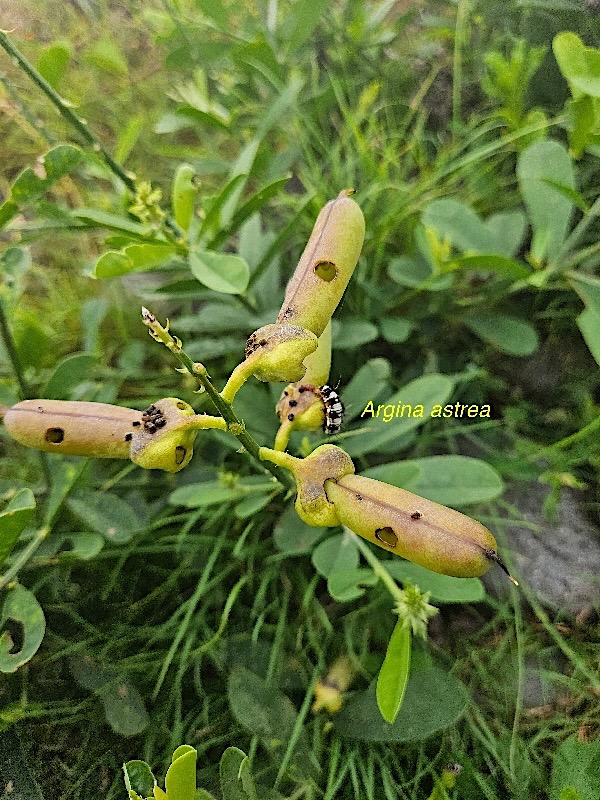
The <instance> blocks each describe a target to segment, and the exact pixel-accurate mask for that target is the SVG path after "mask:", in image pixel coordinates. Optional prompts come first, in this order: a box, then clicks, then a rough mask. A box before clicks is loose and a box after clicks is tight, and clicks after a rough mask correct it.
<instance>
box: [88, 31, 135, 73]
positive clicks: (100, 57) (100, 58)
mask: <svg viewBox="0 0 600 800" xmlns="http://www.w3.org/2000/svg"><path fill="white" fill-rule="evenodd" d="M86 59H87V61H89V62H90V63H92V64H95V65H96V66H97V67H100V69H103V70H104V71H105V72H112V73H113V74H114V75H119V76H121V77H124V76H126V75H127V73H128V71H129V70H128V66H127V61H126V60H125V56H124V55H123V53H122V51H121V48H120V47H119V45H118V44H117V42H116V40H115V39H114V38H108V37H107V38H102V39H99V40H98V41H96V42H94V44H93V45H92V46H91V48H90V49H89V50H88V52H87V53H86Z"/></svg>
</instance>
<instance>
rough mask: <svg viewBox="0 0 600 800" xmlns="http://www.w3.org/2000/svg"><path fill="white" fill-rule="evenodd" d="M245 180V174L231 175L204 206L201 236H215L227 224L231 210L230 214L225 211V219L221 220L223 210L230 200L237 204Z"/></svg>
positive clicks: (246, 176)
mask: <svg viewBox="0 0 600 800" xmlns="http://www.w3.org/2000/svg"><path fill="white" fill-rule="evenodd" d="M247 178H248V175H247V174H246V173H245V172H239V173H237V174H235V175H233V177H232V178H230V180H229V181H228V182H227V183H226V184H225V186H224V187H223V188H222V189H221V191H220V192H219V193H218V194H217V195H216V196H215V197H213V198H212V201H211V202H210V203H208V204H207V205H206V208H205V209H204V213H205V216H204V219H203V220H202V224H201V226H200V234H201V235H203V236H205V235H206V234H207V233H208V234H213V235H215V234H217V233H218V232H219V231H220V230H221V227H222V225H223V224H227V223H228V222H229V220H230V217H231V213H233V210H232V211H231V212H229V211H227V212H226V216H225V218H224V219H223V220H222V219H221V217H222V212H223V209H224V208H225V207H226V206H228V203H229V202H230V201H231V200H232V198H233V199H236V202H237V199H238V198H239V196H240V193H241V189H242V188H243V186H244V185H245V183H246V180H247Z"/></svg>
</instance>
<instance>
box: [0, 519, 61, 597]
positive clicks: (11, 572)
mask: <svg viewBox="0 0 600 800" xmlns="http://www.w3.org/2000/svg"><path fill="white" fill-rule="evenodd" d="M49 533H50V528H48V527H43V528H40V529H39V531H38V532H37V533H36V535H35V536H34V537H33V539H32V540H31V541H30V542H29V544H28V545H27V547H25V548H23V550H21V552H20V553H19V557H18V558H17V559H16V560H15V562H14V564H13V565H12V567H11V568H10V569H8V570H7V571H6V572H5V573H4V575H0V589H2V588H3V587H4V586H7V585H8V584H9V583H10V582H11V581H12V580H13V578H14V577H15V576H16V575H17V574H18V572H19V570H20V569H21V567H22V566H24V565H25V564H26V563H27V562H28V561H29V559H30V558H31V556H32V555H33V554H34V553H35V551H36V550H37V549H38V547H39V546H40V545H41V544H42V542H43V541H44V540H45V539H46V537H47V536H48V534H49Z"/></svg>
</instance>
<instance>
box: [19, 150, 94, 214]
mask: <svg viewBox="0 0 600 800" xmlns="http://www.w3.org/2000/svg"><path fill="white" fill-rule="evenodd" d="M82 159H83V152H82V151H81V150H80V149H79V148H78V147H74V146H73V145H70V144H59V145H58V146H57V147H54V148H52V150H49V151H48V152H47V153H46V155H45V156H43V157H42V158H41V159H40V161H39V165H38V166H36V168H35V171H34V170H33V169H31V168H30V167H27V168H26V169H24V170H23V172H21V174H20V175H19V176H18V177H17V179H16V181H15V182H14V183H13V185H12V189H11V200H13V202H15V203H17V205H21V204H23V203H29V202H31V201H32V200H36V199H37V198H38V197H41V195H43V194H44V193H45V192H47V191H48V189H49V188H50V187H51V186H52V184H54V183H56V181H57V180H59V179H60V178H62V177H63V176H65V175H68V174H69V173H70V172H73V170H74V169H76V168H77V167H78V166H79V164H80V163H81V160H82Z"/></svg>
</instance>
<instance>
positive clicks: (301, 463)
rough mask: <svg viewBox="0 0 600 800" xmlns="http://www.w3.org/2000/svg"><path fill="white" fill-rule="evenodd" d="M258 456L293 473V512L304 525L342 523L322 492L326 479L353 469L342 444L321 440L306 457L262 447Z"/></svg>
mask: <svg viewBox="0 0 600 800" xmlns="http://www.w3.org/2000/svg"><path fill="white" fill-rule="evenodd" d="M260 457H261V458H262V459H265V460H267V461H272V462H273V463H274V464H277V465H279V466H280V467H284V468H285V469H288V470H289V471H290V472H291V473H292V474H293V476H294V479H295V481H296V488H297V495H296V504H295V508H296V513H297V514H298V516H299V517H300V518H301V519H303V520H304V522H306V524H307V525H311V526H313V527H315V528H319V527H321V526H324V527H333V526H335V525H340V524H341V521H340V518H339V517H338V515H337V513H336V509H335V507H334V504H333V503H332V502H331V501H330V500H329V498H328V497H327V495H326V494H325V481H327V480H328V479H330V478H333V479H338V478H342V476H344V475H346V476H347V475H350V474H351V473H353V472H354V464H353V463H352V459H351V458H350V456H349V455H348V453H346V452H345V451H344V450H342V449H341V447H336V446H335V445H333V444H323V445H321V447H317V448H316V450H313V452H312V453H311V454H310V455H309V456H307V457H306V458H295V457H294V456H291V455H290V454H289V453H281V452H279V451H277V450H271V449H270V448H268V447H261V448H260Z"/></svg>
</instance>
